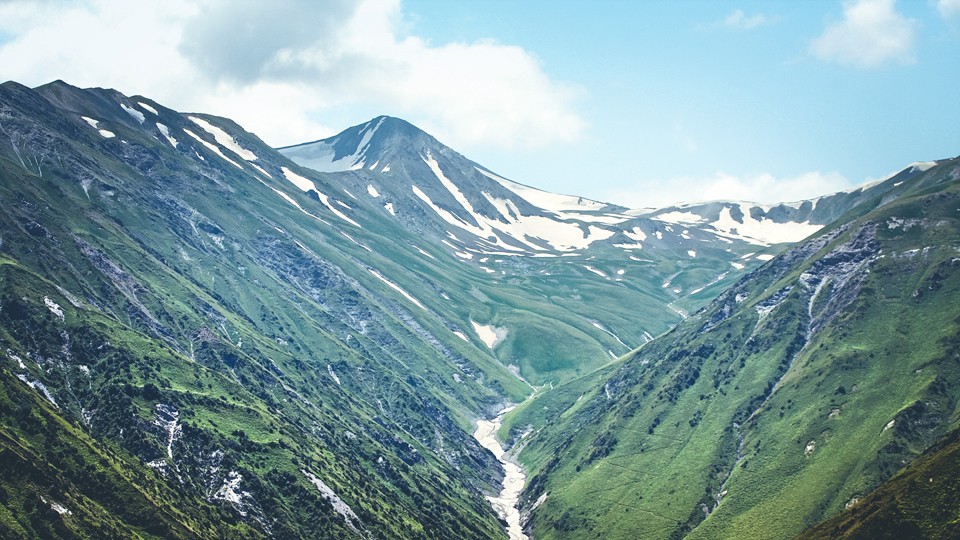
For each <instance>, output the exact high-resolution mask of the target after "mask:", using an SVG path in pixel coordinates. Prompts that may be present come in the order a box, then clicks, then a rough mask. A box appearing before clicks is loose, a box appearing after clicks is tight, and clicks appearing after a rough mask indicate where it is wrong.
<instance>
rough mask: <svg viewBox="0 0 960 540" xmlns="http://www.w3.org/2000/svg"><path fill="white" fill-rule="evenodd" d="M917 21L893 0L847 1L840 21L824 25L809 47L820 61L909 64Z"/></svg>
mask: <svg viewBox="0 0 960 540" xmlns="http://www.w3.org/2000/svg"><path fill="white" fill-rule="evenodd" d="M919 24H920V23H919V21H917V20H916V19H911V18H907V17H904V16H903V15H901V14H900V13H898V12H897V10H896V6H895V5H894V0H856V1H855V2H852V1H849V0H848V1H847V2H845V3H844V6H843V20H841V21H840V22H836V23H833V24H830V25H829V26H827V28H826V29H824V31H823V33H822V34H821V35H820V36H819V37H817V38H816V39H815V40H813V42H812V43H811V44H810V49H809V50H810V53H811V54H813V55H814V56H816V57H817V58H820V59H821V60H826V61H832V62H837V63H839V64H842V65H849V66H854V67H857V68H864V69H866V68H876V67H880V66H882V65H884V64H887V63H889V62H898V63H901V64H906V63H911V62H913V61H914V57H913V51H914V47H915V45H916V35H917V29H918V27H919Z"/></svg>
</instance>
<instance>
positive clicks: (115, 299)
mask: <svg viewBox="0 0 960 540" xmlns="http://www.w3.org/2000/svg"><path fill="white" fill-rule="evenodd" d="M228 133H229V134H228ZM0 136H2V144H0V156H2V157H0V200H2V204H3V208H4V211H3V212H2V214H0V231H2V244H0V342H2V343H0V363H2V367H0V369H2V372H3V374H2V378H0V381H2V385H3V386H2V389H3V395H4V396H6V397H5V398H4V399H3V401H2V403H3V404H4V407H3V411H2V412H3V414H4V417H3V423H2V435H3V436H2V439H0V440H2V443H0V444H2V449H0V451H2V452H3V455H4V459H3V460H2V461H3V463H4V469H3V471H4V473H3V474H4V478H3V480H4V482H3V487H4V490H3V494H2V495H3V497H4V505H3V508H4V511H3V513H2V514H0V529H2V530H3V531H4V533H3V534H2V536H21V535H26V536H34V535H43V534H47V532H45V529H44V527H46V525H44V523H47V522H48V518H51V516H53V517H55V518H56V519H55V520H54V521H56V520H59V521H56V523H55V524H54V525H52V527H53V530H54V531H55V532H56V535H57V536H70V535H72V534H76V535H79V536H89V537H100V536H102V534H101V533H103V534H106V532H108V531H117V532H118V534H121V535H128V534H134V533H135V534H145V535H148V536H149V535H166V534H170V535H173V536H184V537H190V536H197V537H211V536H213V537H231V536H236V535H243V534H246V535H248V536H254V537H256V536H262V535H273V536H280V537H316V536H338V535H346V536H351V535H355V534H360V535H367V534H370V535H373V536H381V537H397V538H400V537H425V538H436V537H470V536H472V537H482V538H488V537H498V536H502V535H503V532H502V527H501V525H500V522H499V520H498V519H497V516H496V514H495V513H494V512H493V510H492V509H491V508H490V506H489V505H488V504H487V501H486V500H484V498H483V493H493V492H495V491H496V490H497V487H496V483H497V481H498V478H499V475H500V471H499V465H498V464H497V463H496V460H495V459H494V457H493V456H492V455H491V454H490V453H489V452H488V451H486V450H484V449H482V448H481V447H480V446H479V445H478V444H477V443H476V442H475V441H474V440H473V438H472V437H471V436H470V435H469V434H470V432H471V431H472V420H473V419H474V418H476V417H477V416H480V415H488V414H492V413H493V412H494V411H496V410H497V409H498V408H499V407H501V406H502V405H501V403H502V402H503V401H505V400H506V399H510V400H517V399H519V398H520V397H522V396H523V395H524V394H525V393H526V392H527V390H526V385H525V384H523V383H522V382H521V381H519V380H518V379H517V378H516V377H515V376H514V375H513V374H511V373H509V371H508V370H507V369H506V368H505V367H504V366H503V365H501V364H500V363H499V362H497V361H496V360H495V359H494V358H493V357H492V355H491V354H490V352H489V350H488V349H487V348H486V347H485V346H484V345H483V343H482V342H480V340H479V339H477V338H473V339H470V338H468V337H467V334H466V332H468V331H469V329H468V327H465V326H464V325H463V322H462V321H463V320H464V318H463V317H462V316H461V315H460V314H459V312H458V309H459V307H458V306H461V305H463V304H465V303H466V301H465V297H469V294H470V293H469V291H457V290H453V289H454V287H452V286H451V284H452V283H455V282H456V281H457V280H458V278H459V276H458V274H457V273H456V271H457V270H458V269H456V268H455V267H453V266H452V265H451V268H453V270H451V274H450V275H449V276H447V277H442V278H441V279H437V280H433V279H431V278H430V277H429V276H445V275H446V274H445V273H444V272H440V271H433V272H431V271H429V270H426V269H425V268H424V267H423V266H422V263H421V262H420V261H421V260H422V259H424V256H422V255H421V254H420V253H419V252H418V251H417V250H416V249H415V248H414V243H415V238H413V237H411V236H404V235H403V234H404V233H403V231H402V230H396V231H392V232H391V234H390V235H389V236H388V235H384V236H381V235H378V234H374V233H370V232H368V231H367V230H366V229H363V228H360V227H352V226H351V225H350V224H349V222H348V221H346V220H344V219H343V218H342V217H340V216H339V215H338V214H336V213H335V212H333V211H332V210H331V209H329V208H327V207H326V206H324V204H323V202H322V201H320V200H317V198H311V197H310V196H309V195H308V194H305V193H303V192H302V191H300V190H299V189H297V188H296V186H295V185H294V184H293V183H291V181H290V180H288V178H291V177H292V178H299V177H300V174H302V175H303V178H307V177H310V176H312V173H311V172H310V171H307V170H301V169H299V168H298V167H297V166H296V165H295V164H293V163H291V162H289V161H287V160H286V159H285V158H283V157H282V156H280V155H279V154H276V153H275V152H274V151H272V150H271V149H270V148H269V147H267V146H266V145H264V144H263V143H262V142H260V141H259V140H258V139H256V138H255V137H254V136H252V135H250V134H248V133H246V132H243V131H242V130H240V129H239V128H238V127H237V126H236V125H235V124H233V123H232V122H229V121H227V120H224V119H220V118H215V117H210V116H204V115H181V114H179V113H176V112H174V111H171V110H169V109H166V108H164V107H162V106H160V105H159V104H156V103H154V102H152V101H150V100H148V99H146V98H140V97H133V98H127V97H125V96H123V95H120V94H118V93H116V92H113V91H108V90H98V89H93V90H80V89H77V88H73V87H70V86H68V85H66V84H63V83H54V84H51V85H48V86H45V87H41V88H38V89H36V90H31V89H28V88H25V87H23V86H20V85H17V84H15V83H7V84H4V85H2V87H0ZM296 171H300V173H297V172H296ZM314 179H315V180H316V181H317V182H318V185H317V188H318V191H320V192H323V191H330V190H331V188H330V186H327V185H325V184H323V183H322V178H320V177H319V176H316V177H314ZM338 200H339V199H338ZM330 204H331V205H332V204H337V206H336V207H332V208H333V209H336V208H344V210H343V212H347V211H349V210H347V209H346V208H345V207H343V206H340V205H339V204H338V203H336V202H332V203H330ZM351 227H352V228H351ZM348 231H349V232H348ZM427 249H429V248H427ZM438 255H439V254H438ZM361 257H362V258H361ZM415 286H416V287H417V288H416V289H415V288H414V287H415ZM447 289H450V292H449V293H447V292H446V290H447ZM408 291H415V292H416V294H417V296H414V295H413V293H411V292H408ZM25 395H32V396H33V399H32V400H31V401H24V400H23V396H25ZM41 400H43V401H46V404H45V405H43V406H42V407H41V406H38V405H37V404H38V403H40V402H41ZM70 441H79V442H78V443H77V445H76V446H73V445H71V444H69V443H70ZM98 456H102V457H98ZM8 458H9V459H8ZM131 463H135V464H139V465H136V466H131V465H130V464H131ZM51 479H52V480H51ZM91 482H92V483H91ZM88 486H89V487H88ZM97 486H101V487H102V489H101V488H97ZM110 486H113V487H110ZM154 486H159V487H154ZM108 488H109V489H108ZM114 488H116V489H114ZM127 492H129V493H131V494H133V495H135V497H134V499H136V497H139V498H140V499H139V502H137V503H136V504H137V506H136V507H131V508H130V509H129V511H124V512H119V511H116V508H117V506H118V504H119V503H118V501H117V499H118V494H120V493H127ZM171 492H176V493H177V494H178V495H175V496H173V495H171V496H168V494H169V493H171ZM131 500H133V499H131ZM139 509H144V510H145V512H144V513H141V512H140V511H139ZM51 510H52V512H51ZM147 510H149V511H147ZM54 513H55V514H56V515H55V516H54ZM98 521H100V522H102V523H103V525H102V526H101V525H96V523H97V522H98ZM91 523H93V524H91ZM91 527H92V528H91ZM98 531H99V532H98ZM161 531H167V532H166V533H164V532H161ZM51 534H53V533H51Z"/></svg>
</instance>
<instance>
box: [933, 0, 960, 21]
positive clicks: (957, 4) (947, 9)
mask: <svg viewBox="0 0 960 540" xmlns="http://www.w3.org/2000/svg"><path fill="white" fill-rule="evenodd" d="M937 11H939V12H940V15H942V16H943V18H945V19H951V18H953V17H960V0H937Z"/></svg>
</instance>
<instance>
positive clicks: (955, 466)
mask: <svg viewBox="0 0 960 540" xmlns="http://www.w3.org/2000/svg"><path fill="white" fill-rule="evenodd" d="M958 435H960V433H958V432H956V431H954V432H953V433H951V434H950V435H949V436H948V437H945V438H944V440H942V441H940V442H938V444H936V445H935V446H934V447H933V448H931V450H930V451H929V452H927V453H926V454H925V455H924V456H923V457H921V458H919V459H917V461H915V462H914V463H911V464H910V465H908V466H907V467H906V468H905V469H904V470H903V471H902V472H901V473H900V474H898V475H897V476H895V477H894V478H892V479H890V480H889V481H887V482H885V483H884V484H883V485H881V486H880V487H879V488H877V489H876V490H875V491H873V492H871V493H870V494H869V495H868V496H866V497H864V498H863V499H861V500H860V501H859V502H857V503H856V504H854V505H852V506H851V507H850V508H848V509H846V510H845V511H843V512H842V513H840V514H839V515H837V516H835V517H833V518H831V519H829V520H827V521H826V522H824V523H822V524H820V525H817V526H816V527H814V528H812V529H810V530H808V531H804V532H803V533H802V534H801V535H800V536H798V537H797V538H798V539H799V538H802V539H811V540H812V539H821V538H823V539H826V538H844V539H855V538H856V539H860V538H862V539H867V538H870V539H874V538H876V539H891V540H892V539H897V538H930V539H935V538H936V539H940V538H943V539H946V538H956V537H957V536H958V535H960V493H957V489H958V486H960V440H958Z"/></svg>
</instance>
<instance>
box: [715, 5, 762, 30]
mask: <svg viewBox="0 0 960 540" xmlns="http://www.w3.org/2000/svg"><path fill="white" fill-rule="evenodd" d="M773 20H774V19H773V18H772V17H768V16H766V15H764V14H762V13H758V14H756V15H751V16H747V15H746V14H745V13H744V12H743V10H741V9H735V10H733V12H732V13H730V15H727V17H726V18H725V19H724V20H723V25H724V26H726V27H728V28H735V29H737V30H751V29H753V28H756V27H758V26H763V25H764V24H769V23H771V22H773Z"/></svg>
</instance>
